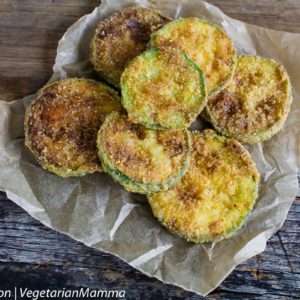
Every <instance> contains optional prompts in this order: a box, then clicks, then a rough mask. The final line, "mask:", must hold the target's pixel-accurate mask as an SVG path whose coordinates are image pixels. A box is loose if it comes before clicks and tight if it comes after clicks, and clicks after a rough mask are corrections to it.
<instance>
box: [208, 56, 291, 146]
mask: <svg viewBox="0 0 300 300" xmlns="http://www.w3.org/2000/svg"><path fill="white" fill-rule="evenodd" d="M255 72H256V73H257V74H259V75H257V77H258V78H255ZM249 78H250V79H251V80H249ZM276 81H277V82H276ZM243 82H245V83H243ZM240 85H242V86H241V87H239V86H240ZM248 91H250V92H251V93H252V96H249V95H250V93H249V92H248ZM263 93H265V95H264V97H261V94H263ZM268 99H270V100H271V101H269V100H268ZM219 101H220V105H219V107H221V109H219V110H216V109H215V107H216V105H218V102H219ZM222 101H223V102H224V103H225V104H226V105H223V104H222V105H221V103H222ZM292 101H293V97H292V89H291V83H290V79H289V76H288V74H287V72H286V71H285V69H284V67H283V66H282V65H280V64H279V63H278V62H276V61H275V60H273V59H266V58H262V57H259V56H253V55H241V56H239V58H238V62H237V69H236V73H235V74H234V77H233V80H232V81H231V82H230V84H229V85H228V86H227V87H226V89H225V90H224V91H222V93H220V94H219V95H217V96H216V97H215V98H211V99H209V101H208V103H207V106H206V107H205V109H204V111H203V115H204V116H207V118H206V120H208V121H209V122H210V123H211V124H212V125H213V127H214V128H215V129H216V130H217V131H218V132H219V133H220V134H222V135H224V136H227V137H233V138H235V139H237V140H238V141H240V142H242V143H245V144H257V143H260V142H263V141H267V140H269V139H271V138H272V137H273V136H274V135H275V134H276V133H278V132H279V131H280V130H281V128H282V127H283V125H284V122H285V120H286V118H287V116H288V114H289V112H290V107H291V104H292ZM252 102H255V107H254V108H252V106H253V105H251V106H250V104H251V103H252ZM265 102H266V104H264V103H265ZM263 105H265V107H266V108H265V107H264V106H263ZM225 106H228V107H229V106H230V107H231V110H230V111H229V112H225V111H222V107H223V108H226V107H225ZM248 106H250V109H247V107H248ZM240 107H242V108H240ZM241 109H242V111H241V112H240V111H239V110H241ZM265 109H267V111H265ZM223 110H224V109H223ZM229 114H230V115H229ZM262 118H265V119H266V121H265V122H264V123H262V122H259V121H257V120H260V119H262ZM224 119H226V120H228V122H227V123H225V122H224V121H223V120H224ZM270 119H273V120H272V121H270ZM233 120H236V121H235V122H236V124H237V125H236V126H234V125H232V124H230V123H229V122H230V121H233ZM240 124H245V125H244V127H242V126H240Z"/></svg>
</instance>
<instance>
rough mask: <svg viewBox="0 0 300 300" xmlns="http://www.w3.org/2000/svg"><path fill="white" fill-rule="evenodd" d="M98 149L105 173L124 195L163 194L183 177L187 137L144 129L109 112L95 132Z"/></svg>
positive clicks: (181, 133) (175, 132)
mask: <svg viewBox="0 0 300 300" xmlns="http://www.w3.org/2000/svg"><path fill="white" fill-rule="evenodd" d="M98 149H99V157H100V159H101V162H102V166H103V168H104V170H105V171H106V172H107V173H109V174H110V175H111V176H112V177H113V178H114V179H115V180H116V181H118V182H119V183H120V184H122V185H123V186H124V187H125V188H126V189H127V190H128V191H130V192H136V193H142V194H145V193H150V192H157V191H160V190H166V189H168V188H169V187H171V186H172V185H174V184H175V182H176V181H177V180H179V179H180V178H181V177H182V176H183V175H184V174H185V172H186V170H187V168H188V165H189V153H190V134H189V132H188V131H187V130H181V131H180V130H178V131H172V130H165V131H156V130H152V129H147V128H145V127H144V126H142V125H139V124H134V123H132V122H130V121H129V120H128V117H127V115H125V114H121V113H118V112H113V113H111V114H110V115H109V116H107V118H106V119H105V122H104V124H103V125H102V126H101V129H100V130H99V133H98Z"/></svg>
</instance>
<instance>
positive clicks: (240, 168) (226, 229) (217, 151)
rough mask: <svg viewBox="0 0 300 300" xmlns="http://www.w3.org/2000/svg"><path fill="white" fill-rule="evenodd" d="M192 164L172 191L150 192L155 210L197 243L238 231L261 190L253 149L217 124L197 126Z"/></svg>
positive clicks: (172, 227) (165, 223) (162, 219)
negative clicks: (224, 133) (204, 127)
mask: <svg viewBox="0 0 300 300" xmlns="http://www.w3.org/2000/svg"><path fill="white" fill-rule="evenodd" d="M192 144H193V146H192V150H191V161H190V167H189V169H188V171H187V172H186V174H185V175H184V176H183V177H182V178H181V179H180V180H179V181H178V182H177V183H176V184H175V185H174V186H173V187H172V188H170V189H169V190H168V191H162V192H158V193H152V194H148V196H147V198H148V202H149V204H150V206H151V209H152V212H153V214H154V216H155V217H156V218H157V219H158V221H159V222H160V223H161V224H162V225H163V226H165V227H166V228H167V229H168V230H169V231H170V232H171V233H174V234H176V235H178V236H180V237H182V238H184V239H186V240H187V241H192V242H195V243H206V242H217V241H220V240H222V239H225V238H229V237H230V236H232V235H233V234H234V233H235V232H237V230H238V229H239V228H241V226H242V225H243V224H244V223H245V221H246V219H247V216H248V215H249V213H250V212H251V211H252V209H253V207H254V204H255V201H256V198H257V196H258V184H259V177H260V176H259V173H258V171H257V169H256V166H255V163H254V162H253V161H252V159H251V156H250V154H249V153H248V151H247V150H246V149H245V148H244V147H243V146H242V145H241V144H240V143H239V142H238V141H236V140H235V139H232V138H226V137H223V136H220V135H218V134H217V132H216V131H214V130H204V131H203V132H196V131H194V132H192Z"/></svg>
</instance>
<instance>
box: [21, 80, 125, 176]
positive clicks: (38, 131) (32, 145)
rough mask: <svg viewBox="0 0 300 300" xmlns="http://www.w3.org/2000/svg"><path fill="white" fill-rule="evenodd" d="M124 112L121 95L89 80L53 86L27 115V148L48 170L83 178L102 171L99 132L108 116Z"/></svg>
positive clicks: (47, 86) (40, 97)
mask: <svg viewBox="0 0 300 300" xmlns="http://www.w3.org/2000/svg"><path fill="white" fill-rule="evenodd" d="M118 109H121V101H120V98H119V97H118V95H117V93H116V92H115V91H113V90H112V89H111V88H109V87H108V86H106V85H104V84H102V83H99V82H96V81H93V80H87V79H77V78H72V79H65V80H61V81H56V82H53V83H50V84H48V85H46V86H45V87H43V88H42V89H41V90H40V91H39V92H38V97H37V99H36V100H34V101H33V102H32V103H31V104H30V105H29V107H28V109H27V111H26V114H25V124H24V125H25V144H26V146H27V147H28V148H29V149H30V150H31V152H32V153H33V154H34V156H35V157H36V158H37V159H38V161H39V163H40V164H41V166H42V167H43V168H44V169H47V170H49V171H51V172H54V173H56V174H57V175H60V176H63V177H67V176H82V175H85V174H89V173H93V172H96V171H102V167H101V162H100V160H99V158H98V156H97V143H96V142H97V132H98V130H99V128H100V126H101V124H102V123H103V121H104V119H105V116H106V115H107V114H109V113H111V112H112V111H114V110H118Z"/></svg>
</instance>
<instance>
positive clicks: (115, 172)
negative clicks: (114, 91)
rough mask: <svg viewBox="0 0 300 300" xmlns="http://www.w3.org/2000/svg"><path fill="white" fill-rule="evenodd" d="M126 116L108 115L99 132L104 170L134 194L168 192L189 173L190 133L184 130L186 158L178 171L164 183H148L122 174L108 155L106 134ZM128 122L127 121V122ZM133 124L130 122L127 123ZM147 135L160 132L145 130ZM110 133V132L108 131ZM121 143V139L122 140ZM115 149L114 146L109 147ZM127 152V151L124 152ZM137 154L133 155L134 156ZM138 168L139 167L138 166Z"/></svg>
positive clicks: (99, 148)
mask: <svg viewBox="0 0 300 300" xmlns="http://www.w3.org/2000/svg"><path fill="white" fill-rule="evenodd" d="M122 116H124V114H122V113H119V112H113V113H111V114H110V115H108V116H107V117H106V119H105V121H104V123H103V125H102V126H101V128H100V130H99V132H98V138H97V146H98V155H99V158H100V160H101V163H102V166H103V169H104V171H105V172H107V173H108V174H109V175H111V176H112V177H113V179H114V180H115V181H117V182H119V183H120V184H121V185H122V186H123V187H124V188H125V189H126V190H127V191H129V192H134V193H140V194H148V193H152V192H158V191H161V190H167V189H168V188H170V187H171V186H173V185H174V184H175V183H176V182H177V181H178V180H179V179H180V178H181V177H182V176H183V175H184V174H185V172H186V171H187V169H188V166H189V154H190V150H191V140H190V139H191V138H190V133H189V131H188V130H183V134H184V143H185V146H184V147H183V148H184V156H183V159H182V162H181V164H180V165H179V167H178V170H176V172H175V174H172V175H171V176H169V177H168V178H164V180H162V181H147V180H141V179H140V180H138V179H137V178H131V177H129V176H128V175H126V174H125V173H124V171H123V172H122V171H121V170H120V167H118V166H117V164H116V162H114V161H113V159H112V158H111V157H109V156H110V155H109V154H108V153H107V149H106V148H107V145H106V141H105V134H106V133H105V132H106V130H107V128H108V127H109V126H110V124H113V122H115V124H118V119H119V118H122ZM126 121H127V120H126ZM127 122H129V123H131V122H130V121H127ZM138 126H139V127H143V126H142V125H138ZM143 130H144V132H146V134H148V132H150V131H151V132H152V134H156V133H157V134H159V132H156V131H154V130H151V129H146V128H145V129H143ZM108 132H109V131H108ZM124 138H125V136H124ZM120 142H121V138H120ZM108 143H111V145H114V144H113V142H112V141H109V142H108ZM109 147H113V146H109ZM124 151H126V150H124ZM134 155H135V153H132V156H134ZM160 163H161V162H160V161H158V162H156V164H160ZM136 167H138V166H136Z"/></svg>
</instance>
